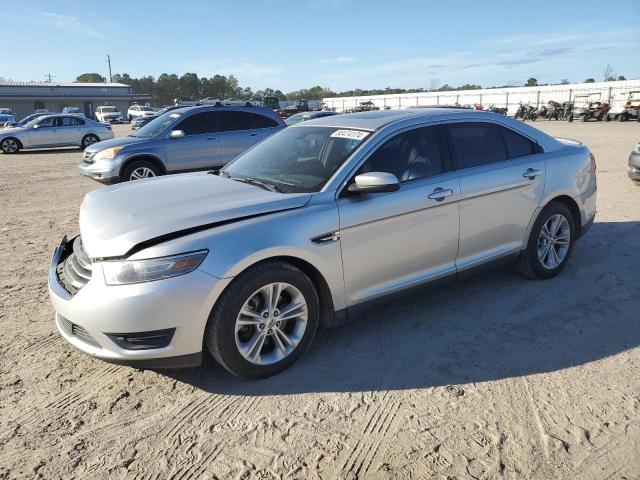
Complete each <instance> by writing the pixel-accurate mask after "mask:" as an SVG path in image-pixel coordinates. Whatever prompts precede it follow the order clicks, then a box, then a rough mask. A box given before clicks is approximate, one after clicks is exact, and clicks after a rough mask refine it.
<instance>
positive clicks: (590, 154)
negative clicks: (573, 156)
mask: <svg viewBox="0 0 640 480" xmlns="http://www.w3.org/2000/svg"><path fill="white" fill-rule="evenodd" d="M589 158H590V159H591V170H592V171H594V172H595V171H596V157H595V156H594V155H593V153H591V152H589Z"/></svg>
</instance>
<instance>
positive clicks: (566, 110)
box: [558, 102, 573, 122]
mask: <svg viewBox="0 0 640 480" xmlns="http://www.w3.org/2000/svg"><path fill="white" fill-rule="evenodd" d="M558 120H566V121H567V122H573V102H562V105H561V106H560V113H559V115H558Z"/></svg>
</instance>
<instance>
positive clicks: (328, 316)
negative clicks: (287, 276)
mask: <svg viewBox="0 0 640 480" xmlns="http://www.w3.org/2000/svg"><path fill="white" fill-rule="evenodd" d="M273 261H279V262H283V263H288V264H289V265H293V266H294V267H296V268H299V269H300V270H302V272H303V273H304V274H305V275H307V277H309V279H310V280H311V283H313V286H314V287H315V289H316V292H317V293H318V301H319V307H320V325H322V326H324V327H332V326H334V325H336V324H337V323H338V322H337V321H336V315H335V308H334V304H333V297H332V296H331V289H330V288H329V284H328V283H327V280H326V279H325V278H324V275H323V274H322V273H321V272H320V270H318V268H317V267H315V266H314V265H313V264H311V263H310V262H308V261H307V260H303V259H302V258H300V257H294V256H290V255H275V256H271V257H266V258H262V259H260V260H258V261H257V262H254V263H251V264H250V265H248V266H246V267H245V268H243V269H242V270H241V271H240V272H238V273H237V274H236V275H235V276H238V275H240V274H242V273H244V272H246V271H247V270H249V269H251V268H254V267H256V266H258V265H261V264H263V263H266V262H273ZM227 287H228V285H227ZM218 298H219V297H218ZM216 303H217V301H216ZM213 308H215V305H214V307H213Z"/></svg>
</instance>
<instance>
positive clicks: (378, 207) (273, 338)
mask: <svg viewBox="0 0 640 480" xmlns="http://www.w3.org/2000/svg"><path fill="white" fill-rule="evenodd" d="M595 172H596V170H595V160H594V158H593V155H592V154H591V152H590V151H589V149H588V148H587V147H586V146H585V145H583V144H581V143H579V142H576V141H571V140H566V139H557V138H553V137H550V136H548V135H546V134H544V133H542V132H540V131H539V130H536V129H535V128H533V127H531V126H529V125H526V124H523V123H522V122H517V121H515V120H513V119H510V118H507V117H505V116H504V115H499V114H495V113H488V112H475V111H471V110H463V109H457V110H454V109H436V108H433V109H416V110H396V111H384V112H381V111H377V112H367V113H355V114H352V115H336V116H333V117H326V118H322V119H318V120H310V121H307V122H303V123H300V124H298V125H295V126H293V127H288V128H286V129H284V130H282V131H280V132H278V133H276V134H274V135H272V136H270V137H269V138H267V139H266V140H264V141H262V142H260V143H259V144H257V145H256V146H255V147H253V148H251V149H249V150H247V151H246V152H245V153H243V154H242V155H240V156H239V157H237V158H236V159H235V160H234V161H232V162H231V163H229V164H228V165H227V166H225V167H224V168H223V169H221V170H220V171H211V172H208V173H196V174H187V175H172V176H168V177H160V178H154V179H146V180H140V181H137V182H132V183H129V184H126V185H119V186H115V187H107V188H101V189H98V190H94V191H92V192H90V193H88V194H87V196H86V197H85V200H84V202H83V203H82V207H81V209H80V234H81V235H80V236H78V237H76V238H75V239H72V240H67V239H66V238H65V239H64V240H63V242H62V244H61V245H60V247H59V248H58V249H56V252H55V254H54V256H53V260H52V263H51V266H50V270H49V289H50V294H51V299H52V301H53V305H54V308H55V310H56V323H57V326H58V329H59V331H60V332H61V335H62V336H63V337H64V338H65V339H66V340H67V341H68V342H70V343H71V344H73V345H75V346H76V347H78V348H79V349H81V350H82V351H84V352H86V353H87V354H89V355H93V356H95V357H98V358H102V359H104V360H108V361H112V362H117V363H129V364H132V365H137V366H139V367H154V366H155V367H169V366H173V367H177V366H188V365H197V364H199V363H200V361H201V358H202V353H203V352H202V351H203V347H204V348H206V349H208V351H209V352H210V353H211V354H212V355H213V357H214V358H215V359H216V360H217V361H218V362H219V363H220V364H221V365H223V366H224V367H225V368H227V369H228V370H229V371H231V372H233V373H235V374H236V375H240V376H242V377H247V378H260V377H266V376H269V375H272V374H274V373H277V372H279V371H282V370H283V369H285V368H286V367H288V366H289V365H291V364H292V363H293V362H294V361H295V360H296V359H297V358H298V357H299V356H300V355H301V354H302V353H303V352H304V351H305V350H306V349H307V348H308V347H309V344H310V343H311V341H312V339H313V337H314V334H315V332H316V329H317V327H318V325H319V324H320V325H334V324H337V323H339V322H340V321H342V320H345V319H347V318H349V317H352V316H353V315H354V314H356V312H358V311H360V310H361V309H362V308H367V307H369V306H371V305H374V304H375V301H377V300H379V299H382V298H383V297H388V296H389V295H391V294H396V293H399V292H406V291H408V290H409V289H412V288H414V287H420V286H423V285H425V284H428V283H434V282H437V283H442V282H445V281H448V280H455V279H456V278H460V277H463V276H465V275H468V274H470V273H471V272H474V271H477V270H478V269H484V268H486V267H487V266H489V265H501V264H504V263H505V262H507V263H511V264H513V265H514V266H515V267H516V269H517V270H518V271H519V272H520V273H521V274H522V275H524V276H526V277H529V278H537V279H548V278H552V277H554V276H556V275H558V274H559V273H560V272H561V271H562V269H563V268H564V267H565V266H566V265H567V262H568V261H569V258H570V257H571V253H572V251H573V247H574V244H575V242H576V241H577V240H578V239H579V238H580V237H582V236H583V235H584V234H585V233H586V232H587V230H588V229H589V227H590V226H591V224H592V222H593V220H594V216H595V207H596V190H597V188H596V173H595ZM582 254H587V253H586V252H585V251H584V250H583V252H582ZM566 281H570V279H568V280H566ZM556 285H557V284H556Z"/></svg>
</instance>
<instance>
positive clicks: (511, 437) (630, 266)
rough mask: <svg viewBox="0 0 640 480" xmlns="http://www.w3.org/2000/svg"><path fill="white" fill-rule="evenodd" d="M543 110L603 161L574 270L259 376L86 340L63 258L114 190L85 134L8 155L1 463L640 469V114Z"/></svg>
mask: <svg viewBox="0 0 640 480" xmlns="http://www.w3.org/2000/svg"><path fill="white" fill-rule="evenodd" d="M536 126H538V127H540V128H542V129H543V130H545V131H547V132H549V133H551V134H554V135H561V136H568V137H573V138H577V139H579V140H581V141H584V142H586V143H587V144H588V145H589V146H590V147H591V148H592V150H593V152H594V153H595V155H596V158H597V164H598V181H599V197H598V215H597V223H596V224H595V225H594V227H593V229H592V230H591V231H590V232H589V234H588V235H587V236H586V237H585V238H584V239H582V240H581V241H580V242H579V243H578V244H577V246H576V248H575V250H574V252H573V257H572V259H571V261H570V263H569V265H568V267H567V269H566V270H565V271H564V272H563V274H561V275H560V276H559V277H557V278H555V279H553V280H550V281H546V282H536V281H528V280H525V279H522V278H520V277H518V276H516V275H515V274H514V273H512V272H511V271H510V270H499V271H495V272H493V273H489V274H487V275H484V276H482V277H478V278H475V279H472V280H469V281H466V282H464V283H458V284H456V285H453V286H450V287H447V288H446V289H441V290H435V291H430V292H428V293H424V294H423V295H420V296H416V297H415V299H413V300H412V301H409V302H407V301H405V302H395V303H392V304H390V305H389V306H388V307H385V308H383V309H380V310H377V311H375V312H373V313H370V314H368V315H366V316H363V317H360V318H358V319H356V320H355V321H354V322H352V323H349V324H347V325H345V326H342V327H339V328H337V329H332V330H323V331H321V332H320V333H319V334H318V336H317V337H316V341H315V343H314V345H313V346H312V348H311V350H310V351H309V352H308V354H307V355H305V356H304V357H303V358H302V359H301V361H299V362H298V363H297V364H296V365H295V366H294V367H293V368H291V369H290V370H288V371H287V372H285V373H283V374H281V375H279V376H277V377H274V378H271V379H268V380H264V381H259V382H245V381H241V380H238V379H236V378H234V377H232V376H231V375H229V374H227V373H226V372H225V371H224V370H223V369H221V368H220V367H218V366H216V365H215V364H214V363H213V362H212V361H209V362H208V363H207V365H205V366H204V367H202V368H196V369H190V370H182V371H175V372H164V373H162V372H154V371H141V370H135V369H132V368H128V367H121V366H114V365H110V364H107V363H103V362H101V361H98V360H94V359H92V358H89V357H87V356H85V355H84V354H82V353H80V352H79V351H77V350H75V349H74V348H73V347H71V346H69V345H67V344H66V343H65V342H64V341H63V340H62V338H61V337H60V336H59V335H58V333H57V331H56V329H55V327H54V323H53V311H52V308H51V306H50V304H49V301H48V294H47V285H46V278H47V270H48V265H49V258H50V255H51V253H52V251H53V249H54V247H55V246H56V245H57V244H58V243H59V242H60V240H61V238H62V236H63V235H64V234H75V233H76V232H77V219H78V207H79V205H80V202H81V201H82V198H83V195H84V194H85V193H86V192H88V191H90V190H92V189H95V188H103V187H101V186H100V185H98V184H97V183H94V182H92V181H90V180H88V179H86V178H83V177H81V176H80V175H79V174H78V173H77V172H76V164H77V163H78V161H79V160H80V157H81V152H79V151H78V150H58V151H49V152H44V151H38V152H30V153H20V154H18V155H14V156H9V155H1V154H0V202H1V208H2V212H1V216H2V222H1V224H0V229H1V234H2V237H1V238H2V249H1V251H0V295H1V296H0V321H1V326H2V329H1V333H0V358H1V359H2V362H1V364H0V479H9V478H11V479H13V478H47V479H57V478H64V479H70V478H92V479H93V478H173V479H187V478H208V479H212V478H219V479H227V478H263V479H264V478H300V479H309V478H322V479H333V478H346V479H356V478H376V479H377V478H382V479H384V478H441V479H453V478H456V479H464V478H476V479H479V478H506V479H522V478H535V479H553V478H566V479H604V478H612V479H638V478H640V374H639V373H638V372H640V346H639V345H640V313H639V311H640V310H639V307H638V299H640V255H639V254H638V253H639V252H640V187H638V186H635V185H633V184H632V183H631V181H629V179H628V178H627V176H626V162H627V157H628V155H629V152H630V151H631V149H632V147H633V146H634V144H635V143H636V142H637V141H639V140H640V125H639V124H637V123H631V122H628V123H617V122H612V123H606V124H605V123H588V124H582V123H573V124H568V123H551V122H537V123H536ZM116 131H117V134H118V135H124V134H126V133H128V131H129V127H128V126H126V125H123V126H118V127H116Z"/></svg>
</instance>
